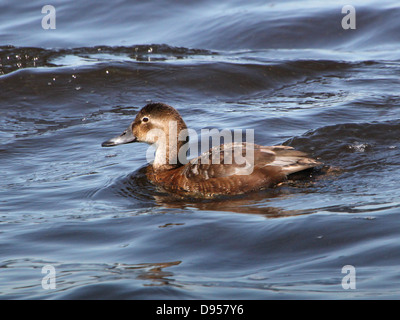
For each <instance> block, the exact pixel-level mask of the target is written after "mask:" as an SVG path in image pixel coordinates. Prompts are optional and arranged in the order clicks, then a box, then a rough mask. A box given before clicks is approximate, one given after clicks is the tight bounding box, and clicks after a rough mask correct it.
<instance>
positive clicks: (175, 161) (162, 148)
mask: <svg viewBox="0 0 400 320" xmlns="http://www.w3.org/2000/svg"><path fill="white" fill-rule="evenodd" d="M185 129H186V128H185ZM182 139H185V136H183V137H182V136H179V134H177V133H176V132H171V130H170V132H169V134H167V135H166V137H165V139H160V140H159V142H158V143H156V153H155V157H154V162H153V169H154V170H155V171H165V170H171V169H175V168H178V167H180V166H182V165H184V164H186V163H187V158H186V154H187V149H188V147H187V146H188V145H187V144H186V143H188V141H189V139H188V138H186V139H185V140H184V141H182Z"/></svg>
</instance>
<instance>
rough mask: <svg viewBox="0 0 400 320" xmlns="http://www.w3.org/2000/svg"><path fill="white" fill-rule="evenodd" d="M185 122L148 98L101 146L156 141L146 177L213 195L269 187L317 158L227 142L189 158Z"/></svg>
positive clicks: (163, 186)
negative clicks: (126, 124) (126, 126)
mask: <svg viewBox="0 0 400 320" xmlns="http://www.w3.org/2000/svg"><path fill="white" fill-rule="evenodd" d="M187 131H188V129H187V126H186V123H185V122H184V120H183V118H182V117H181V115H180V114H179V112H178V111H177V110H176V109H175V108H173V107H171V106H170V105H167V104H165V103H160V102H158V103H149V104H147V105H145V106H144V107H143V108H142V109H141V110H140V111H139V112H138V113H137V115H136V117H135V119H134V120H133V122H132V123H131V124H130V125H129V126H128V128H127V129H126V130H125V131H123V132H122V134H120V135H118V136H115V137H113V138H111V139H109V140H107V141H104V142H103V143H102V147H114V146H117V145H121V144H128V143H135V142H144V143H147V144H151V145H154V146H155V155H154V161H153V162H152V163H150V164H149V165H148V166H147V167H146V176H147V179H148V180H149V181H150V182H151V183H152V184H153V185H155V186H156V187H158V188H159V190H162V191H163V192H167V193H170V194H174V195H177V196H179V197H191V198H202V199H209V198H216V197H219V196H233V195H241V194H247V193H250V192H257V191H260V190H264V189H267V188H273V187H274V186H277V185H279V184H281V183H283V182H285V181H287V179H288V176H289V175H291V174H293V173H297V172H301V171H304V170H308V169H312V168H315V167H317V166H319V165H321V163H320V162H319V161H317V160H315V159H313V158H311V157H309V156H308V155H307V154H306V153H304V152H302V151H298V150H295V149H294V148H293V147H291V146H286V145H275V146H262V145H258V144H254V143H252V142H247V141H246V142H241V141H240V142H231V143H224V144H221V145H219V146H213V147H211V148H210V149H209V150H208V151H206V152H204V153H202V154H201V155H200V156H198V157H195V158H193V159H188V158H187V150H188V143H189V139H188V135H187V134H186V137H185V135H184V134H183V135H181V133H182V132H187Z"/></svg>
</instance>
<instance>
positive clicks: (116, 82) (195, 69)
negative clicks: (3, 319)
mask: <svg viewBox="0 0 400 320" xmlns="http://www.w3.org/2000/svg"><path fill="white" fill-rule="evenodd" d="M49 4H51V5H53V6H54V8H55V9H56V29H48V30H45V29H43V28H42V19H43V18H44V17H45V14H42V13H41V9H42V7H43V3H42V2H40V1H36V0H34V1H30V2H29V3H24V4H12V3H6V4H5V3H2V4H0V17H1V21H2V23H1V24H0V298H2V299H106V298H109V299H385V298H389V299H398V298H399V293H398V292H399V289H400V281H399V280H400V277H399V272H398V265H399V261H400V254H399V253H400V250H399V249H400V245H399V241H398V240H399V230H400V228H399V227H400V223H399V213H400V201H399V199H400V191H399V188H398V181H399V179H400V171H399V164H400V152H399V147H400V140H399V137H400V108H399V107H400V95H399V88H400V86H399V85H400V80H399V75H400V60H399V54H400V41H399V40H400V19H399V16H400V6H399V5H398V4H397V2H396V1H352V5H353V6H354V8H355V9H356V29H354V30H352V29H349V30H344V29H343V28H342V25H341V21H342V18H343V17H344V16H345V14H342V13H341V10H342V7H343V6H344V5H347V4H348V3H346V2H342V1H324V2H322V1H279V2H273V1H251V2H246V3H243V2H240V1H230V2H223V3H218V2H212V1H196V2H193V3H190V2H182V1H171V0H166V1H161V0H160V1H146V2H143V1H140V2H139V1H136V2H129V1H124V0H121V1H117V2H113V3H110V2H106V1H97V2H96V5H94V4H93V2H92V1H85V2H83V1H81V2H79V3H78V2H71V1H52V3H49ZM150 101H160V102H164V103H168V104H170V105H172V106H174V107H175V108H177V109H178V110H179V111H180V113H181V115H182V116H183V118H184V119H185V121H186V123H187V125H188V126H189V127H190V128H192V129H194V130H196V132H199V133H200V131H201V129H202V128H217V129H220V130H221V129H230V130H233V129H237V128H239V129H254V132H255V142H256V143H258V144H263V145H273V144H285V145H291V146H293V147H295V148H296V149H299V150H302V151H305V152H308V153H309V154H310V155H312V156H313V157H315V158H318V159H319V160H320V161H322V162H323V163H324V164H325V165H326V166H327V167H329V168H331V170H330V171H329V172H328V173H326V174H314V175H313V176H312V177H310V178H307V179H304V180H300V181H297V182H296V183H288V184H285V185H282V186H280V187H276V188H273V189H271V190H265V191H262V192H257V193H253V194H249V195H246V196H241V197H233V198H224V199H219V200H214V201H210V200H207V201H190V200H177V199H175V198H174V197H170V196H168V195H165V194H160V193H159V192H158V191H157V190H156V189H155V188H154V186H152V185H151V184H150V183H149V182H148V181H147V180H146V178H145V176H144V174H143V168H144V167H145V166H146V165H147V162H146V152H147V151H148V146H147V145H143V144H129V145H124V146H120V147H118V148H101V143H102V142H103V141H104V140H107V139H108V138H110V137H113V136H115V135H116V134H119V133H121V132H122V131H123V130H124V129H125V128H126V127H127V125H128V124H129V123H130V122H131V121H132V120H133V118H134V116H135V114H136V113H137V111H138V110H139V109H140V108H141V107H143V106H144V105H145V104H147V103H148V102H150ZM46 265H51V266H53V267H54V270H55V272H56V274H55V278H54V280H55V284H56V287H55V288H53V289H52V288H50V289H47V290H46V289H45V287H44V286H43V285H42V280H43V278H44V277H45V276H46V274H45V273H42V270H43V269H42V268H43V267H44V266H46ZM346 265H350V266H353V267H354V270H355V278H354V281H355V285H356V287H355V288H354V289H351V288H350V289H345V288H344V287H343V286H342V281H343V279H344V277H345V276H346V273H342V268H343V267H344V266H346Z"/></svg>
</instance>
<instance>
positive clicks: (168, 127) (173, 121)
mask: <svg viewBox="0 0 400 320" xmlns="http://www.w3.org/2000/svg"><path fill="white" fill-rule="evenodd" d="M185 129H186V124H185V122H184V121H183V119H182V117H181V116H180V114H179V112H178V111H177V110H175V109H174V108H173V107H171V106H169V105H167V104H164V103H150V104H148V105H146V106H144V107H143V108H142V109H141V110H140V111H139V113H138V114H137V115H136V118H135V120H134V121H133V122H132V123H131V124H130V125H129V127H128V128H127V129H126V130H125V131H124V132H122V134H120V135H119V136H116V137H114V138H111V139H109V140H107V141H105V142H103V143H102V146H103V147H113V146H117V145H120V144H125V143H132V142H146V143H149V144H154V143H155V144H157V143H159V142H161V138H162V137H161V136H162V135H164V136H165V137H166V139H167V140H166V141H165V142H168V139H169V137H170V136H171V135H173V134H175V135H177V134H178V135H179V133H180V132H181V131H182V130H185ZM163 143H164V141H163Z"/></svg>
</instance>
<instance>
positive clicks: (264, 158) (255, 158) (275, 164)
mask: <svg viewBox="0 0 400 320" xmlns="http://www.w3.org/2000/svg"><path fill="white" fill-rule="evenodd" d="M319 164H320V163H319V162H318V161H316V160H314V159H311V158H309V157H308V156H307V154H305V153H303V152H300V151H297V150H294V149H293V148H292V147H289V146H272V147H269V146H260V145H256V144H251V143H245V142H243V143H230V144H225V145H220V146H217V147H213V148H211V149H210V150H208V151H207V152H205V153H203V154H202V155H200V156H199V157H197V158H194V159H192V160H191V161H190V162H189V163H188V164H187V165H186V166H185V170H184V171H183V172H182V173H183V174H184V175H185V176H186V177H187V178H188V179H192V180H208V179H212V178H225V177H229V176H234V175H237V176H248V175H260V174H261V175H262V174H264V175H265V174H266V173H267V171H268V172H269V171H271V170H272V171H273V172H280V173H281V174H283V175H288V174H291V173H294V172H298V171H302V170H305V169H308V168H312V167H315V166H317V165H319Z"/></svg>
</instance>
